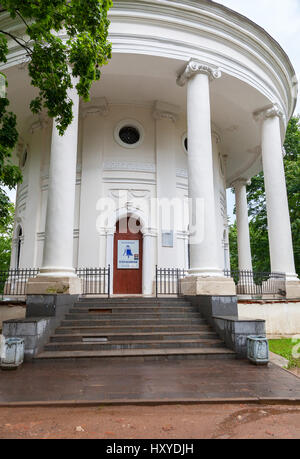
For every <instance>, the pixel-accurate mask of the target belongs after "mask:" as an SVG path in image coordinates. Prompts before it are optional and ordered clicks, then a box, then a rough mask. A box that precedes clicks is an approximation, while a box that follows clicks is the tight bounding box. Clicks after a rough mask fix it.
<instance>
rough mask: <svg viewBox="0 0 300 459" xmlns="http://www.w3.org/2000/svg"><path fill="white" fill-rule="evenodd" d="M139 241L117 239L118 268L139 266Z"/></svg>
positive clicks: (136, 267) (135, 267) (137, 267)
mask: <svg viewBox="0 0 300 459" xmlns="http://www.w3.org/2000/svg"><path fill="white" fill-rule="evenodd" d="M139 242H140V241H138V240H135V241H118V269H139V268H140V244H139Z"/></svg>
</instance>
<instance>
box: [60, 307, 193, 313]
mask: <svg viewBox="0 0 300 459" xmlns="http://www.w3.org/2000/svg"><path fill="white" fill-rule="evenodd" d="M89 311H94V312H95V313H98V312H99V313H101V311H104V312H105V311H108V312H109V313H110V312H112V313H120V314H127V313H129V314H130V313H158V312H160V313H170V312H172V313H177V314H178V313H186V312H191V313H198V314H199V310H198V309H197V308H196V307H193V306H159V307H158V306H128V305H126V306H115V305H112V306H99V305H96V306H95V305H93V306H90V305H77V306H74V307H73V308H71V309H70V311H69V313H70V314H74V313H75V314H81V313H87V312H89Z"/></svg>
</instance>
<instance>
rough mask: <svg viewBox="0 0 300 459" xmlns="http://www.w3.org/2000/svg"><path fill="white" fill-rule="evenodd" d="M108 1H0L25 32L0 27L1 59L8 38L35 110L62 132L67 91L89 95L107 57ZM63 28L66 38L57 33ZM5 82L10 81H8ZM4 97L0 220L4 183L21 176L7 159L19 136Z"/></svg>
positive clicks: (4, 209) (67, 116)
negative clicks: (20, 56) (20, 55)
mask: <svg viewBox="0 0 300 459" xmlns="http://www.w3.org/2000/svg"><path fill="white" fill-rule="evenodd" d="M111 5H112V1H111V0H88V1H87V0H26V1H24V0H1V6H0V11H4V10H6V11H8V13H9V14H10V16H11V17H12V18H14V19H18V20H19V21H21V22H22V23H23V24H24V35H23V36H22V37H20V36H16V35H15V34H14V33H13V31H7V30H5V29H4V30H3V29H1V23H0V63H5V62H7V58H8V53H9V51H8V40H13V41H15V42H16V43H17V44H18V45H19V46H20V47H21V48H23V49H24V50H25V53H26V57H27V58H28V61H29V63H28V72H29V76H30V78H31V84H32V85H33V86H34V87H36V88H38V95H37V97H35V98H34V99H33V100H32V101H31V103H30V108H31V110H32V112H33V113H34V114H38V113H40V112H41V111H42V110H46V111H47V113H48V115H49V117H51V118H54V119H55V120H56V123H57V128H58V130H59V133H60V134H61V135H63V133H64V132H65V130H66V128H67V127H68V126H69V124H70V123H71V122H72V119H73V114H72V106H73V102H72V101H71V100H70V98H69V97H68V90H69V89H70V88H72V87H73V85H72V78H71V75H70V69H71V73H72V76H73V77H74V78H76V81H77V83H76V89H77V92H78V94H79V96H80V97H82V98H83V100H84V101H88V100H89V94H90V89H91V85H92V83H93V82H94V81H96V80H99V79H100V75H101V70H100V69H101V67H102V66H103V65H104V64H106V63H107V62H108V60H109V59H110V57H111V45H110V43H108V27H109V20H108V18H107V13H108V10H109V8H110V6H111ZM61 30H64V31H65V32H66V37H67V38H66V39H61V38H60V37H59V36H58V32H59V31H61ZM6 84H7V83H6ZM8 84H9V82H8ZM8 106H9V100H8V99H7V98H6V97H5V96H3V95H2V98H1V99H0V187H1V191H0V219H1V218H2V216H7V214H8V204H9V200H8V197H7V195H6V193H5V191H4V190H3V188H2V187H3V186H4V185H6V186H9V187H11V188H12V187H14V186H15V185H16V184H17V183H19V182H20V181H21V180H22V177H21V172H20V170H19V169H18V168H17V167H15V166H13V165H12V163H11V162H10V159H11V152H12V151H13V149H14V148H15V145H16V143H17V140H18V132H17V120H16V116H15V115H14V114H13V113H12V112H11V111H9V110H8Z"/></svg>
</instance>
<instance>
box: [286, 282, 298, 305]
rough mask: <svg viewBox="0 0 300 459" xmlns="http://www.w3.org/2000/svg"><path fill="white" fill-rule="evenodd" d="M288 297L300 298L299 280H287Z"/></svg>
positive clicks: (291, 298)
mask: <svg viewBox="0 0 300 459" xmlns="http://www.w3.org/2000/svg"><path fill="white" fill-rule="evenodd" d="M286 298H287V299H290V300H297V299H299V298H300V281H299V280H295V281H287V282H286Z"/></svg>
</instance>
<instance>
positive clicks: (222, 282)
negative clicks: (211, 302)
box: [181, 276, 236, 296]
mask: <svg viewBox="0 0 300 459" xmlns="http://www.w3.org/2000/svg"><path fill="white" fill-rule="evenodd" d="M181 292H182V294H183V295H185V296H201V295H204V296H235V295H236V286H235V283H234V281H233V279H231V278H228V277H201V276H187V277H185V278H184V279H182V280H181Z"/></svg>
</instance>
